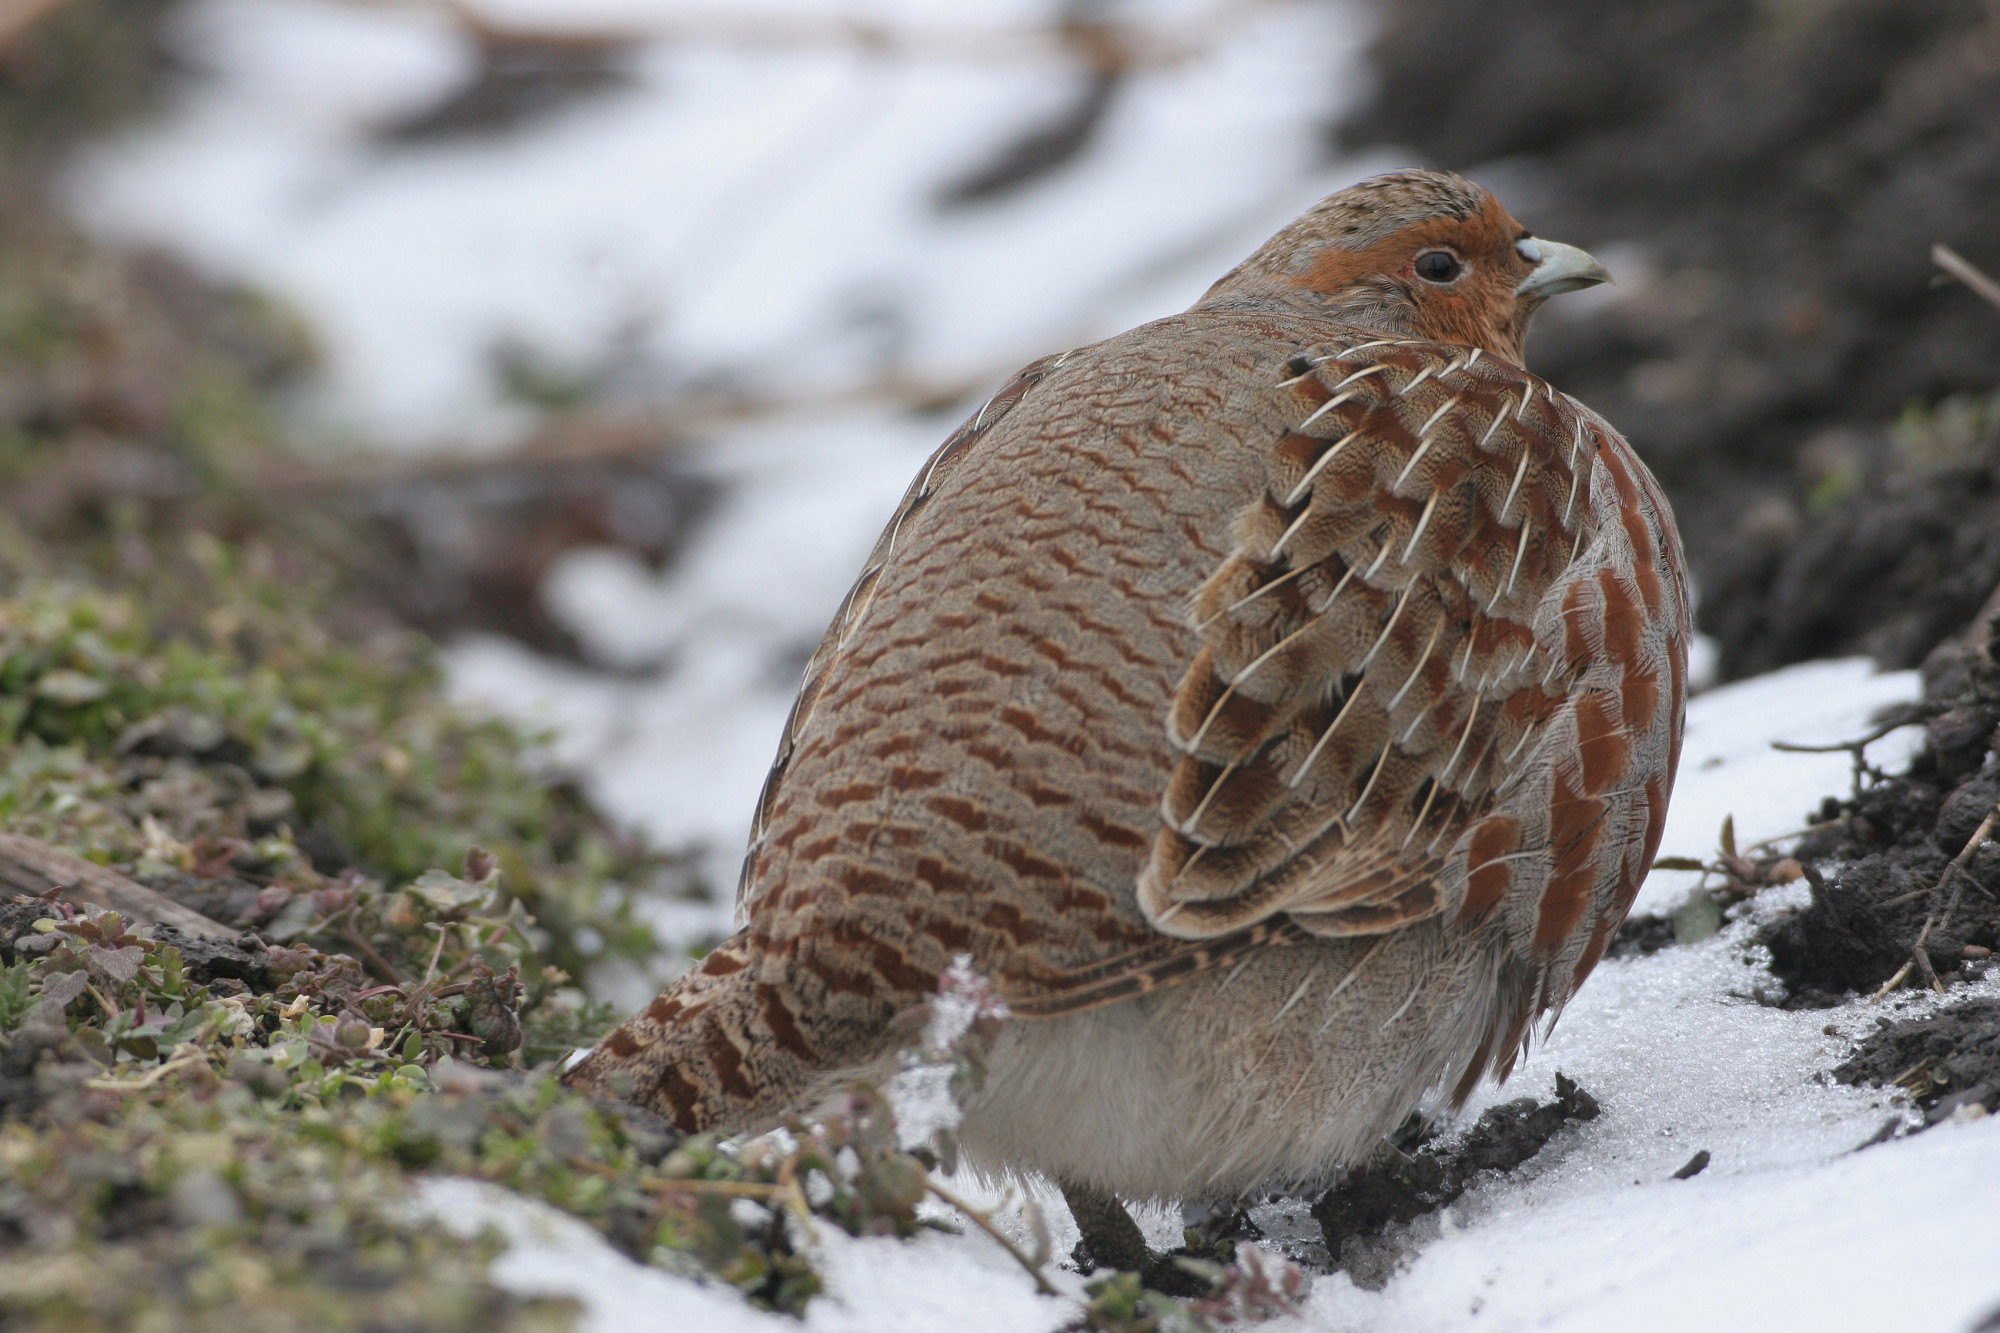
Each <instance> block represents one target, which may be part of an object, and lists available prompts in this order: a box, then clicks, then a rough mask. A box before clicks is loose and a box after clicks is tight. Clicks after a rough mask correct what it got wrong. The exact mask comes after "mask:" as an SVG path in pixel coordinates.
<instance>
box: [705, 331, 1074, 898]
mask: <svg viewBox="0 0 2000 1333" xmlns="http://www.w3.org/2000/svg"><path fill="white" fill-rule="evenodd" d="M1081 350H1085V349H1081V348H1079V349H1075V350H1072V351H1068V352H1062V353H1058V354H1055V355H1051V356H1045V357H1042V358H1041V359H1040V360H1038V361H1032V362H1030V363H1029V364H1028V365H1026V366H1024V367H1022V368H1021V370H1020V371H1019V372H1017V373H1016V374H1015V376H1014V378H1013V379H1011V380H1009V381H1008V382H1007V383H1006V384H1005V385H1004V386H1002V387H1001V389H1000V391H999V392H997V393H995V394H994V395H993V396H992V397H991V398H988V399H987V400H986V401H985V402H984V403H982V404H980V407H979V410H978V411H976V412H974V413H973V414H972V415H971V416H970V417H968V418H966V420H965V421H964V423H963V424H961V425H960V426H959V428H958V429H957V430H955V431H953V432H952V433H951V435H950V436H949V437H948V438H947V439H946V440H945V442H944V443H943V444H942V445H939V446H938V449H937V452H935V453H933V454H932V455H931V456H930V460H929V461H928V462H926V463H925V464H924V467H923V470H922V471H920V472H919V473H917V477H916V480H915V481H912V482H911V483H910V488H909V489H908V490H907V491H905V492H903V498H902V500H901V501H900V502H899V503H898V504H897V505H896V512H895V514H894V515H893V516H892V517H891V518H890V520H889V526H888V527H886V528H884V529H883V530H882V535H881V537H879V538H878V539H877V540H876V542H875V549H874V550H873V551H870V552H869V553H868V559H867V562H866V563H865V564H863V566H862V568H861V575H860V577H859V578H857V579H856V580H855V581H854V586H853V587H852V588H850V589H848V592H847V596H846V598H845V599H843V600H842V602H841V604H840V609H839V610H838V611H836V612H835V613H834V617H833V623H832V624H831V625H830V626H828V628H827V631H826V634H825V635H824V636H823V637H822V638H821V639H820V641H819V646H818V647H817V648H815V649H814V650H813V655H812V657H811V658H810V659H809V660H808V661H807V662H806V669H805V678H804V680H803V681H802V683H801V684H800V686H799V694H798V698H796V699H794V700H793V701H792V711H791V713H790V714H789V715H788V716H787V717H786V718H785V730H784V734H783V736H782V737H781V738H780V739H779V741H778V754H777V757H776V758H774V759H773V760H772V761H771V769H770V772H768V773H767V774H765V776H764V787H763V790H762V791H761V792H759V793H758V796H757V809H756V813H755V814H754V815H753V816H752V819H751V825H750V849H749V854H748V855H746V856H745V857H744V859H743V870H742V875H741V877H740V878H739V880H738V882H737V887H736V893H737V899H738V902H739V903H741V902H742V899H743V895H744V893H745V892H746V890H747V888H748V885H749V876H750V867H751V865H752V864H753V862H754V861H755V860H756V854H757V850H758V848H759V847H760V846H761V845H762V844H763V842H764V840H765V838H766V836H767V833H768V829H769V824H770V813H771V805H772V802H773V801H774V800H776V798H777V792H778V786H779V784H780V782H781V780H782V779H783V778H784V775H785V769H786V767H787V766H788V765H789V764H790V763H791V759H792V752H793V750H794V749H795V748H796V746H797V743H798V738H799V735H800V733H801V732H803V731H804V730H805V726H806V723H807V721H808V720H809V719H810V718H811V717H812V711H813V705H814V704H815V703H816V702H818V699H819V693H820V687H821V686H822V685H823V684H824V683H825V680H826V668H827V664H828V663H829V662H831V661H832V660H833V657H834V655H835V654H836V653H837V652H838V651H839V650H840V648H841V647H842V646H843V645H844V644H846V643H847V641H848V639H849V638H850V637H851V636H852V634H853V633H854V630H855V629H856V628H857V627H858V626H859V625H860V624H861V622H862V620H863V618H864V617H865V616H866V615H867V612H868V604H869V602H870V600H871V599H872V598H873V596H874V593H875V581H876V579H878V578H879V577H880V576H881V573H882V569H883V567H884V566H885V565H887V564H888V563H889V558H890V557H891V556H892V555H893V554H894V553H895V551H896V544H897V539H898V537H899V536H900V535H901V533H902V530H903V527H904V525H905V524H907V523H908V522H909V521H910V519H911V518H913V517H914V516H915V515H916V514H917V513H918V512H919V511H920V510H922V509H923V507H924V506H925V505H926V504H927V503H929V501H930V498H931V496H932V495H934V494H936V492H937V489H938V487H939V486H941V485H943V484H944V480H945V478H946V477H948V476H950V475H951V472H952V469H953V468H955V467H957V466H958V464H959V463H960V462H961V461H963V460H964V458H965V455H966V453H967V452H968V451H969V450H970V449H971V448H972V446H973V444H974V443H975V442H977V441H978V440H979V439H980V438H981V437H982V436H984V435H986V433H987V432H989V431H991V430H992V429H993V428H994V426H996V425H997V424H999V422H1000V420H1001V419H1002V418H1003V417H1005V416H1006V415H1007V414H1008V413H1009V412H1011V411H1013V409H1014V407H1015V406H1016V405H1017V404H1019V403H1020V401H1021V399H1022V398H1024V397H1026V396H1027V393H1028V391H1029V390H1030V389H1032V388H1034V387H1035V386H1036V385H1037V384H1039V383H1041V382H1042V381H1043V380H1044V379H1046V378H1047V377H1048V375H1049V374H1050V372H1052V371H1054V370H1055V369H1056V368H1057V367H1059V366H1061V365H1062V364H1063V362H1065V361H1067V360H1068V359H1069V358H1070V357H1072V356H1075V355H1076V354H1077V352H1078V351H1081Z"/></svg>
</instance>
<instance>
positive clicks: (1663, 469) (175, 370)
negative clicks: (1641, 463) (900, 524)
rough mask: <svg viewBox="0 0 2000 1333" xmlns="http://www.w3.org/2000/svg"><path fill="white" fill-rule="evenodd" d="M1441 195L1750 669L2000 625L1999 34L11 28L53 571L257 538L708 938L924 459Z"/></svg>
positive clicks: (1229, 28) (45, 550) (266, 23)
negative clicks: (1991, 300)
mask: <svg viewBox="0 0 2000 1333" xmlns="http://www.w3.org/2000/svg"><path fill="white" fill-rule="evenodd" d="M1409 165H1424V166H1433V167H1444V168H1450V169H1454V170H1459V171H1463V172H1465V173H1467V174H1468V175H1470V176H1472V177H1473V178H1474V179H1476V180H1478V181H1480V182H1482V183H1484V184H1486V185H1488V186H1489V187H1491V188H1492V189H1493V190H1494V191H1495V192H1496V193H1497V194H1499V196H1500V197H1501V199H1502V201H1503V202H1505V203H1506V204H1507V205H1508V206H1509V207H1510V209H1511V210H1512V211H1513V212H1514V213H1515V215H1516V216H1518V217H1519V218H1520V219H1521V220H1522V221H1523V222H1524V223H1526V224H1527V225H1528V226H1529V227H1531V228H1533V229H1534V230H1536V231H1537V232H1539V233H1541V234H1544V235H1549V236H1553V237H1557V238H1559V239H1562V240H1564V241H1568V242H1572V243H1575V244H1580V245H1583V246H1586V247H1588V248H1590V249H1591V250H1592V251H1594V252H1595V253H1597V254H1598V255H1599V256H1600V257H1601V258H1602V259H1603V260H1604V261H1605V262H1606V263H1607V265H1608V266H1609V267H1610V268H1611V270H1612V271H1613V273H1614V275H1615V276H1616V279H1617V285H1616V286H1614V287H1609V288H1603V289H1598V290H1594V291H1592V292H1589V293H1584V294H1580V295H1578V296H1575V297H1569V298H1565V299H1564V300H1563V301H1560V302H1557V303H1555V304H1554V305H1552V306H1551V307H1550V308H1549V309H1548V310H1547V311H1546V312H1545V313H1544V314H1543V315H1542V316H1541V317H1540V320H1539V321H1538V326H1537V328H1536V330H1535V333H1534V337H1533V340H1532V342H1531V344H1530V348H1529V355H1530V361H1531V363H1532V365H1533V367H1534V369H1536V370H1537V371H1538V372H1540V373H1541V374H1543V375H1546V376H1548V377H1549V378H1550V379H1552V380H1553V381H1554V382H1555V383H1556V384H1558V385H1559V386H1560V387H1562V388H1563V389H1565V390H1568V391H1569V392H1571V393H1574V394H1576V395H1577V396H1579V397H1581V398H1582V399H1584V400H1585V401H1587V402H1589V403H1590V404H1592V405H1593V406H1594V407H1596V408H1597V409H1599V410H1600V411H1602V412H1603V413H1604V414H1605V415H1606V416H1608V417H1609V418H1610V419H1611V420H1612V421H1613V422H1615V423H1616V424H1618V425H1619V426H1620V427H1621V428H1622V429H1623V430H1624V431H1625V432H1626V433H1627V434H1628V436H1629V437H1630V438H1631V439H1632V441H1633V443H1634V444H1635V445H1636V446H1637V447H1638V449H1639V451H1640V452H1641V453H1642V454H1643V455H1644V456H1645V457H1646V459H1647V460H1648V461H1649V462H1650V464H1651V465H1652V466H1653V468H1654V469H1655V471H1656V472H1657V473H1658V474H1659V475H1660V478H1661V480H1662V481H1663V482H1664V483H1665V485H1666V487H1667V489H1668V491H1669V492H1670V494H1671V496H1672V498H1673V501H1674V504H1675V507H1676V511H1677V513H1678V515H1679V519H1680V524H1681V528H1682V532H1683V534H1684V536H1685V539H1686V542H1687V545H1688V548H1689V553H1690V556H1691V559H1692V561H1693V564H1694V569H1695V575H1696V579H1697V583H1698V589H1699V597H1700V619H1701V623H1702V627H1703V629H1704V630H1705V632H1706V635H1707V636H1708V639H1707V642H1706V648H1705V658H1706V664H1705V668H1704V669H1705V671H1706V673H1707V676H1708V679H1710V680H1722V679H1733V678H1737V677H1740V676H1745V675H1750V674H1755V673H1757V672H1761V671H1765V670H1769V669H1771V668H1774V667H1777V666H1780V665H1783V664H1786V663H1790V662H1794V661H1799V660H1803V659H1807V658H1814V657H1826V656H1836V655H1850V654H1856V653H1865V654H1870V655H1873V656H1874V657H1876V658H1877V659H1878V660H1879V661H1880V662H1881V663H1883V664H1884V665H1885V666H1894V667H1907V666H1914V665H1918V664H1920V663H1921V662H1923V660H1924V659H1925V657H1926V656H1927V655H1928V654H1929V653H1930V652H1931V651H1932V649H1933V648H1934V647H1935V646H1936V645H1937V644H1938V643H1940V642H1941V641H1942V640H1944V639H1945V638H1946V637H1947V636H1949V635H1952V634H1954V633H1956V632H1957V631H1959V630H1960V629H1961V628H1962V627H1964V626H1965V625H1966V624H1967V623H1968V622H1969V621H1970V620H1971V618H1972V616H1973V614H1974V612H1975V611H1976V610H1977V609H1978V608H1979V606H1980V605H1981V604H1982V603H1983V602H1984V601H1985V600H1986V598H1987V597H1988V595H1989V594H1990V593H1991V592H1992V591H1993V590H1994V587H1995V585H1996V584H1997V583H2000V309H1995V308H1994V306H1992V305H1989V304H1987V303H1986V301H1984V300H1982V298H1981V297H1980V296H1979V295H1978V294H1977V293H1976V292H1975V291H1974V290H1971V289H1969V288H1968V287H1967V286H1966V285H1964V284H1962V283H1959V282H1955V281H1950V280H1947V279H1945V278H1944V277H1943V276H1942V274H1941V273H1940V270H1939V269H1938V268H1937V267H1936V265H1935V264H1934V262H1933V258H1932V248H1933V246H1934V245H1939V244H1942V245H1945V246H1948V247H1950V248H1951V249H1952V250H1954V251H1955V252H1957V253H1958V254H1960V255H1962V256H1963V257H1964V259H1965V260H1967V261H1969V262H1970V263H1971V264H1972V265H1974V266H1976V267H1978V268H1981V269H1984V270H1985V271H1986V272H1988V273H2000V2H1996V0H1621V3H1619V4H1616V5H1607V4H1603V3H1599V0H1394V2H1393V3H1391V2H1390V0H1381V2H1380V3H1375V4H1370V3H1367V2H1366V0H1146V2H1144V3H1142V2H1141V0H1124V2H1123V3H1120V2H1118V0H1063V2H1061V3H1048V2H1047V0H956V3H953V4H949V5H945V4H938V3H923V0H740V2H738V3H729V2H728V0H714V2H713V3H708V4H702V5H689V4H682V3H678V2H677V0H484V2H482V3H472V0H465V2H464V3H454V2H452V0H4V3H0V488H4V490H5V492H6V506H5V508H6V513H7V517H6V519H5V522H4V527H0V574H4V577H5V578H7V579H8V580H15V579H18V578H20V577H22V576H23V571H29V570H34V571H41V572H46V571H49V570H56V571H62V570H78V571H87V572H88V574H89V576H90V577H92V578H97V579H106V580H110V581H112V582H117V581H118V580H120V579H124V578H132V577H137V576H138V575H137V571H140V570H141V569H142V567H145V568H150V566H148V565H147V562H148V560H149V559H151V557H149V556H148V555H146V553H145V552H146V551H147V550H148V549H151V548H150V547H149V546H148V543H150V542H154V541H155V539H157V538H159V537H160V536H161V535H163V534H165V535H174V534H185V533H191V532H198V533H208V534H211V535H212V536H214V537H216V538H219V539H221V542H222V543H223V544H224V545H225V546H230V547H236V548H248V547H251V546H254V547H255V548H256V549H258V550H259V551H262V552H266V553H267V559H268V562H269V567H270V568H271V569H273V570H275V571H276V577H278V578H280V579H282V578H284V577H292V578H296V579H298V580H302V581H313V582H314V584H315V586H316V587H332V588H334V589H336V595H334V596H332V597H331V599H330V600H329V601H328V602H327V603H326V605H327V610H326V612H325V615H324V619H325V621H326V623H327V624H328V626H329V627H330V630H331V632H333V633H335V634H336V635H338V636H341V637H342V638H343V639H344V640H345V641H349V642H356V643H365V642H368V641H369V640H370V638H371V636H385V635H393V634H399V633H402V632H404V631H407V630H411V629H414V630H416V631H420V632H421V633H422V634H424V635H427V636H430V637H431V638H432V639H434V640H435V641H436V642H437V643H438V644H440V645H442V654H443V656H442V661H443V666H444V670H445V673H446V675H445V678H446V680H447V681H448V683H449V689H450V690H451V692H452V693H453V694H454V695H455V696H456V697H457V698H458V699H460V700H462V701H464V702H465V703H467V704H470V705H472V706H475V707H477V708H482V709H487V710H491V711H493V712H495V713H497V714H499V715H501V716H505V717H509V718H514V719H518V720H521V721H524V722H527V723H529V724H532V725H536V726H545V727H547V728H549V729H550V738H549V741H548V747H549V759H550V769H549V771H550V773H551V775H552V776H551V778H550V781H551V782H555V781H556V780H557V778H556V777H555V776H553V775H555V774H557V773H570V774H574V775H576V776H577V779H578V781H579V782H580V784H581V787H582V789H583V790H584V791H585V792H586V793H587V794H588V797H589V799H590V800H591V801H592V802H593V803H594V804H595V805H596V807H597V808H598V809H599V810H601V811H602V812H604V813H605V814H606V815H607V816H609V818H610V819H611V820H612V821H614V822H615V823H617V824H621V825H624V826H627V827H630V828H634V829H637V830H640V831H641V832H643V834H644V835H645V837H646V838H648V839H649V840H650V841H651V842H652V843H653V844H655V845H656V846H658V847H660V848H663V849H665V850H666V852H667V853H668V856H667V858H666V861H665V864H667V865H669V866H670V867H671V868H672V873H671V875H668V876H667V877H666V878H665V879H663V880H662V881H661V885H659V886H656V891H655V892H654V893H653V894H652V895H651V896H649V897H647V898H646V900H645V903H644V906H643V914H644V915H645V916H646V917H647V918H648V919H649V920H651V921H652V923H653V924H654V925H655V926H656V927H657V928H659V929H660V930H662V931H664V932H665V933H666V934H667V936H668V937H669V938H672V939H675V940H696V941H698V940H699V939H700V938H701V937H702V936H704V935H712V934H717V933H721V932H723V931H725V930H726V929H727V928H728V926H727V922H728V919H729V898H730V895H731V890H732V888H733V885H734V877H735V866H736V861H737V858H738V857H739V855H740V852H741V847H742V843H743V840H744V837H745V834H746V831H747V827H748V820H749V811H750V807H751V803H752V801H753V799H754V796H755V792H756V788H757V786H758V784H759V782H760V781H761V780H762V777H763V772H764V768H765V765H766V764H767V763H768V762H769V758H770V755H771V753H772V752H773V750H774V748H775V745H776V739H777V733H778V730H779V727H780V725H781V723H782V721H783V718H784V715H785V711H786V709H787V707H788V706H789V703H790V699H791V695H792V692H793V690H794V688H795V687H796V684H797V679H798V674H799V671H800V669H801V667H802V666H803V664H804V661H805V659H806V656H807V654H808V653H809V652H810V650H811V648H812V646H813V644H814V642H815V641H816V639H817V637H818V635H819V633H820V630H821V629H822V627H823V626H824V624H825V623H826V620H827V619H828V617H829V616H830V615H831V613H832V611H833V608H834V607H835V605H836V604H837V602H838V600H839V598H840V596H841V594H842V593H843V592H844V591H845V589H846V587H847V584H848V582H849V581H850V580H851V578H852V576H853V574H854V573H855V572H856V570H857V569H858V567H859V564H860V561H861V559H862V557H863V556H864V554H865V553H866V551H867V549H868V548H869V546H870V545H871V544H872V543H873V541H874V538H875V535H876V532H877V530H878V529H879V527H880V525H881V524H882V522H883V521H884V520H885V519H886V517H887V515H888V513H889V510H890V508H891V506H892V505H893V504H894V502H895V500H896V498H897V496H899V495H900V493H901V492H902V489H903V487H904V485H905V484H906V482H907V480H908V478H909V476H910V475H911V474H912V473H913V472H914V471H915V469H916V468H917V466H918V465H919V463H920V462H921V460H922V459H923V458H924V456H925V455H926V453H927V452H928V451H929V449H931V448H932V447H934V446H935V444H936V443H937V442H938V441H940V440H941V439H942V438H943V437H944V436H945V434H946V433H947V432H948V431H949V430H950V429H951V427H952V426H953V425H954V424H955V422H956V421H957V420H958V419H959V418H960V417H962V416H963V415H964V414H965V413H967V412H968V411H969V410H971V409H972V408H974V407H976V406H977V404H978V402H979V401H980V399H981V398H982V397H983V396H984V395H985V394H986V393H989V392H991V391H992V389H993V388H995V387H996V386H998V385H999V384H1000V383H1002V382H1003V381H1004V380H1005V379H1006V378H1007V377H1008V375H1009V373H1010V372H1011V371H1012V370H1013V369H1014V368H1016V367H1017V366H1019V365H1021V364H1023V363H1025V362H1027V361H1029V360H1032V359H1034V358H1035V357H1038V356H1041V355H1043V354H1045V353H1048V352H1051V351H1055V350H1059V349H1061V348H1064V347H1068V346H1073V345H1076V344H1078V343H1082V342H1087V341H1090V340H1093V339H1096V338H1099V337H1103V336H1105V335H1108V334H1111V333H1115V332H1117V331H1119V330H1121V329H1124V328H1127V327H1130V326H1131V325H1133V324H1136V323H1139V322H1142V321H1144V320H1147V319H1151V318H1155V317H1158V316H1161V315H1164V314H1168V313H1170V312H1172V311H1175V310H1177V309H1180V308H1183V307H1185V306H1186V305H1187V304H1189V303H1190V302H1191V301H1192V300H1194V299H1195V298H1196V297H1197V296H1198V295H1199V294H1200V293H1201V292H1202V290H1203V289H1204V288H1205V287H1206V286H1207V285H1208V284H1209V283H1210V282H1211V281H1212V280H1213V279H1214V278H1216V277H1217V276H1219V275H1220V274H1221V273H1223V272H1224V271H1226V270H1227V269H1228V268H1229V267H1230V266H1231V265H1232V264H1233V263H1235V262H1236V261H1237V260H1238V259H1240V258H1241V257H1242V256H1243V255H1244V254H1246V253H1248V252H1249V251H1250V250H1251V249H1252V248H1254V247H1255V246H1256V245H1257V244H1258V243H1259V242H1261V241H1262V240H1263V239H1264V238H1265V237H1266V236H1267V235H1268V234H1269V233H1270V232H1272V231H1273V230H1275V229H1276V228H1277V227H1278V226H1279V225H1281V224H1282V223H1284V222H1286V221H1288V220H1289V219H1290V218H1291V217H1293V216H1295V215H1296V214H1297V213H1298V212H1300V211H1301V210H1302V209H1303V208H1304V207H1306V206H1307V205H1308V204H1310V203H1311V202H1312V201H1314V200H1315V199H1317V198H1319V197H1320V196H1322V195H1324V194H1326V193H1328V192H1331V191H1332V190H1335V189H1338V188H1340V187H1342V186H1344V185H1346V184H1348V183H1350V182H1352V181H1354V180H1356V179H1358V178H1360V177H1362V176H1365V175H1368V174H1371V173H1373V172H1376V171H1380V170H1385V169H1389V168H1393V167H1401V166H1409ZM147 586H148V587H149V588H151V589H154V590H155V593H154V594H149V595H163V594H157V589H158V587H159V585H158V584H157V583H149V584H148V585H147ZM631 980H632V986H631V989H632V990H633V992H634V993H635V994H636V993H637V989H638V984H639V983H638V981H637V979H636V978H633V979H631Z"/></svg>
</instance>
